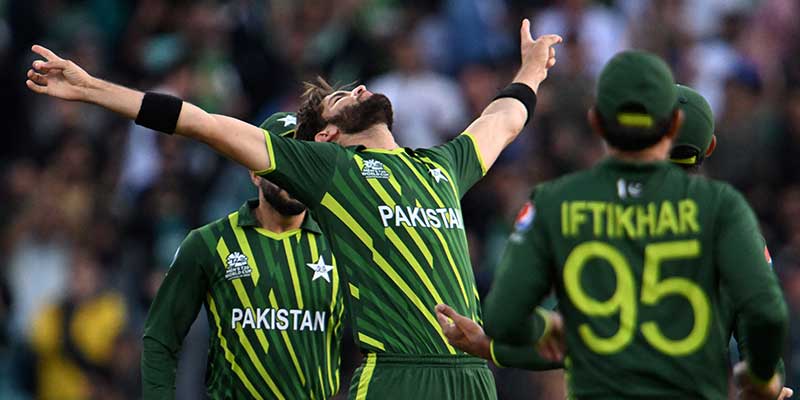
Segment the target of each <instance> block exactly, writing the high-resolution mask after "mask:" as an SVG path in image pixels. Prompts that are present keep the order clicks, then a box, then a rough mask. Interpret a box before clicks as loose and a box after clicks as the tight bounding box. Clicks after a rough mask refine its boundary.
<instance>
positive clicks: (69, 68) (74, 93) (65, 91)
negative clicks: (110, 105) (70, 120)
mask: <svg viewBox="0 0 800 400" xmlns="http://www.w3.org/2000/svg"><path fill="white" fill-rule="evenodd" d="M31 50H33V52H34V53H36V54H38V55H40V56H42V57H44V58H45V60H46V61H42V60H36V61H34V62H33V68H32V69H29V70H28V80H27V81H26V82H25V84H26V85H27V86H28V88H29V89H31V90H32V91H34V92H36V93H41V94H46V95H49V96H53V97H58V98H60V99H64V100H83V99H84V98H85V91H86V89H87V88H88V87H89V83H90V81H91V79H92V77H91V75H89V74H88V73H86V71H84V70H83V69H82V68H81V67H79V66H78V65H77V64H75V63H73V62H72V61H69V60H64V59H62V58H61V57H59V56H58V55H57V54H56V53H53V52H52V51H50V50H49V49H47V48H45V47H42V46H39V45H34V46H33V47H32V48H31Z"/></svg>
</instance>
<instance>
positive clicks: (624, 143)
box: [597, 104, 677, 151]
mask: <svg viewBox="0 0 800 400" xmlns="http://www.w3.org/2000/svg"><path fill="white" fill-rule="evenodd" d="M676 110H677V109H675V110H673V111H672V113H670V114H669V116H668V117H667V118H664V119H662V120H660V121H654V122H653V124H652V125H651V126H649V127H640V126H626V125H622V124H620V123H619V122H617V121H615V120H607V119H606V118H604V117H603V115H602V114H601V113H600V112H597V117H598V119H599V121H600V126H601V127H602V129H603V134H604V137H605V140H606V142H608V144H609V145H611V146H612V147H614V148H617V149H620V150H624V151H637V150H643V149H646V148H648V147H650V146H653V145H655V144H656V143H658V141H659V140H661V138H663V137H664V135H666V134H667V132H669V130H670V129H671V128H672V121H673V116H674V114H675V111H676ZM617 113H618V114H619V113H632V114H647V110H646V109H645V108H644V107H643V106H642V105H640V104H626V105H623V106H622V107H620V108H619V110H618V112H617Z"/></svg>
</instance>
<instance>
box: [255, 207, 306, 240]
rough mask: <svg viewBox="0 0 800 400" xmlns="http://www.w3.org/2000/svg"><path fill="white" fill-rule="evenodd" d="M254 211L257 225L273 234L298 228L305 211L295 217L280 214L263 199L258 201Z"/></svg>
mask: <svg viewBox="0 0 800 400" xmlns="http://www.w3.org/2000/svg"><path fill="white" fill-rule="evenodd" d="M254 211H255V216H256V220H257V221H258V225H259V226H260V227H261V228H264V229H266V230H268V231H270V232H274V233H283V232H286V231H290V230H292V229H298V228H300V225H302V224H303V218H305V216H306V211H303V212H301V213H300V214H297V215H284V214H281V213H279V212H278V210H276V209H275V208H274V207H272V205H271V204H269V203H268V202H266V201H264V200H263V199H262V200H259V202H258V207H256V208H255V210H254Z"/></svg>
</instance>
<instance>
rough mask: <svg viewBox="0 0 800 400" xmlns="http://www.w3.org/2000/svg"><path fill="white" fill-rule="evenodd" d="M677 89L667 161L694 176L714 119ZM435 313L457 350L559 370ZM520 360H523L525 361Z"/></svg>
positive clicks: (452, 316) (709, 145)
mask: <svg viewBox="0 0 800 400" xmlns="http://www.w3.org/2000/svg"><path fill="white" fill-rule="evenodd" d="M677 88H678V103H677V105H678V107H679V108H680V110H681V111H682V112H683V115H684V121H683V123H682V124H681V128H680V131H679V134H678V137H677V138H676V139H675V141H674V143H673V146H672V150H671V151H670V161H671V162H673V163H675V164H677V165H678V166H680V167H682V168H684V169H685V170H686V171H688V172H697V171H698V170H699V167H700V165H701V164H702V163H703V161H704V160H705V159H706V158H708V157H709V156H711V154H712V153H713V151H714V149H715V147H716V144H717V138H716V135H714V116H713V114H712V111H711V107H710V106H709V104H708V102H707V101H706V100H705V99H704V98H703V96H701V95H700V94H699V93H697V92H696V91H694V90H693V89H692V88H689V87H687V86H683V85H677ZM529 207H530V206H528V205H526V206H525V207H523V209H522V210H521V212H520V214H519V217H518V218H517V224H520V223H524V221H525V220H526V216H527V214H528V213H529V212H531V211H532V210H529ZM751 240H753V241H755V243H756V245H755V246H750V247H751V248H756V249H761V248H763V251H761V250H759V254H764V255H765V257H764V262H765V263H766V264H765V268H769V267H770V265H769V264H771V258H770V257H769V251H768V250H767V248H766V244H765V241H764V238H763V236H761V235H760V234H759V233H758V232H753V233H752V237H751ZM729 296H730V295H729V294H727V293H725V291H724V288H723V292H722V294H721V301H722V304H721V306H720V310H721V316H720V321H721V323H722V324H723V326H725V327H726V328H727V329H728V330H729V331H730V332H733V334H734V336H736V338H737V345H738V348H739V356H740V358H741V360H744V354H745V351H746V350H745V347H744V338H743V337H742V336H743V335H742V334H741V333H740V332H741V331H742V328H741V327H737V321H736V318H735V315H733V309H732V307H731V304H730V299H729ZM437 309H439V310H441V312H440V313H438V315H437V317H439V320H440V324H441V325H442V327H443V329H444V332H445V334H446V335H447V337H448V340H450V342H451V343H452V344H453V345H454V346H456V347H458V348H459V349H462V350H464V351H466V352H468V353H472V354H476V355H479V356H482V357H484V358H487V359H492V360H494V362H495V363H496V364H498V365H504V366H512V367H517V368H524V369H529V370H542V369H550V368H551V367H555V368H558V367H559V366H558V365H557V364H556V365H548V364H547V363H546V362H543V361H542V359H541V358H540V357H536V356H533V355H531V354H530V348H531V346H519V347H515V346H510V345H507V344H504V343H499V342H497V341H495V340H494V339H492V338H490V337H488V336H486V334H485V333H484V331H483V329H482V328H481V327H480V325H478V324H477V323H476V322H475V321H472V320H470V319H468V318H465V317H463V316H461V315H458V314H457V313H455V312H454V311H453V310H452V309H450V308H449V307H445V306H439V307H437ZM515 350H516V351H515ZM524 357H527V359H525V358H524ZM777 369H778V372H779V374H780V375H781V377H783V376H785V375H784V372H783V370H784V365H783V361H782V360H781V361H779V362H778V367H777ZM792 394H793V391H792V390H791V389H790V388H783V389H782V391H781V394H780V397H779V399H784V398H788V397H791V396H792Z"/></svg>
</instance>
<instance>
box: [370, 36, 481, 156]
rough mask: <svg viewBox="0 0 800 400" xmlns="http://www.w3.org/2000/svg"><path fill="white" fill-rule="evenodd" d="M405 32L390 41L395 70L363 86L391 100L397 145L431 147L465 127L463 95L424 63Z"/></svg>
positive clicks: (445, 77) (455, 85) (445, 78)
mask: <svg viewBox="0 0 800 400" xmlns="http://www.w3.org/2000/svg"><path fill="white" fill-rule="evenodd" d="M408 31H409V30H403V33H401V34H398V35H397V36H395V37H394V39H393V40H392V44H391V49H392V56H393V59H394V63H395V65H396V66H397V69H396V70H394V71H390V72H389V73H388V74H386V75H382V76H379V77H378V78H376V79H375V80H374V81H372V82H371V83H369V84H368V85H367V88H368V89H369V90H371V91H372V92H375V93H383V94H385V95H386V96H388V97H389V100H391V101H392V108H393V109H394V118H395V123H394V127H393V129H392V132H393V133H394V135H395V137H396V138H397V142H398V143H399V144H400V145H401V146H406V147H411V148H418V147H432V146H435V145H437V144H440V143H442V142H443V141H444V140H445V139H449V138H451V137H454V136H456V135H457V134H459V133H460V131H461V130H463V129H464V128H465V127H466V126H465V125H464V123H465V116H464V114H465V110H464V103H463V100H462V99H463V97H462V94H461V91H460V89H459V87H458V84H457V83H456V82H455V81H453V80H452V79H451V78H449V77H447V76H444V75H440V74H437V73H435V72H433V71H431V70H430V69H429V68H428V67H427V66H426V65H425V60H423V59H422V58H421V56H420V53H419V49H418V48H417V47H416V46H415V42H414V41H413V40H412V38H411V37H409V36H408V35H406V34H405V32H408Z"/></svg>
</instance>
